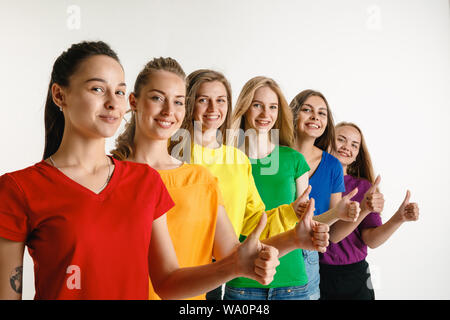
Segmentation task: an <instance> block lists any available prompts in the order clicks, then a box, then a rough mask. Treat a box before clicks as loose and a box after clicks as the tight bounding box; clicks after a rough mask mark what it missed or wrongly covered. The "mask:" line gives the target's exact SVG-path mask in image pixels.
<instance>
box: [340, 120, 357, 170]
mask: <svg viewBox="0 0 450 320" xmlns="http://www.w3.org/2000/svg"><path fill="white" fill-rule="evenodd" d="M335 130H336V148H337V151H336V152H335V153H334V156H335V157H336V158H338V160H339V161H340V162H341V163H342V165H343V166H347V167H348V166H349V165H350V164H352V163H353V162H354V161H355V160H356V157H357V156H358V153H359V149H360V146H361V134H360V133H359V131H358V130H357V129H356V128H354V127H352V126H340V127H337V128H336V129H335Z"/></svg>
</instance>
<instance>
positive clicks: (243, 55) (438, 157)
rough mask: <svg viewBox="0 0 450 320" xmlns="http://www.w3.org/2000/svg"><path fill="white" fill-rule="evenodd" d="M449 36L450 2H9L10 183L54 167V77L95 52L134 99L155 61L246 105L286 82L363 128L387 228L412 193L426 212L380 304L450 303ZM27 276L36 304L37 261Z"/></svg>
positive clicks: (392, 249)
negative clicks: (47, 119)
mask: <svg viewBox="0 0 450 320" xmlns="http://www.w3.org/2000/svg"><path fill="white" fill-rule="evenodd" d="M72 6H75V7H72ZM73 8H75V9H73ZM78 9H79V10H80V15H79V16H78V15H77V10H78ZM74 10H75V11H74ZM78 27H79V28H78ZM449 31H450V28H449V1H448V0H370V1H369V0H340V1H334V0H310V1H306V0H290V1H289V0H285V1H275V0H247V1H237V0H235V1H225V0H221V1H219V0H214V1H208V0H195V1H193V0H191V1H183V0H171V1H167V0H164V1H163V0H159V1H129V2H116V1H106V0H97V1H87V0H85V1H81V0H71V1H67V0H65V1H51V0H45V1H44V0H41V1H32V0H30V1H4V0H2V1H1V2H0V40H1V50H0V72H1V73H0V74H1V76H0V88H1V92H2V96H1V97H2V99H1V104H0V115H1V118H2V121H1V125H0V137H1V138H0V143H1V144H0V150H2V151H1V152H2V156H1V157H0V174H3V173H5V172H8V171H12V170H17V169H20V168H23V167H26V166H29V165H31V164H33V163H35V162H38V161H39V160H40V159H41V156H42V152H43V147H44V138H43V137H44V126H43V106H44V101H45V97H46V92H47V91H46V90H47V86H48V81H49V78H50V72H51V67H52V64H53V62H54V60H55V58H56V57H57V56H58V55H59V54H60V53H61V52H62V51H63V50H65V49H67V48H68V47H69V46H70V45H71V44H72V43H74V42H79V41H81V40H100V39H101V40H104V41H106V42H108V43H109V44H110V45H111V46H112V48H113V49H114V50H116V52H118V54H119V56H120V58H121V60H122V63H123V66H124V68H125V70H126V81H127V83H128V85H129V87H130V88H131V87H132V86H133V84H134V79H135V77H136V75H137V73H138V72H139V71H140V69H141V68H142V67H143V65H144V64H145V63H146V62H147V61H148V60H150V59H151V58H153V57H155V56H172V57H174V58H176V59H177V60H178V61H179V62H180V63H181V64H182V65H183V67H184V69H185V71H186V73H190V72H191V71H193V70H195V69H198V68H213V69H216V70H219V71H222V72H224V73H225V75H226V76H227V77H228V78H229V80H230V82H231V84H232V87H233V91H234V94H233V98H234V101H235V99H236V97H237V95H238V94H239V91H240V89H241V87H242V86H243V84H244V83H245V82H246V81H247V80H248V79H250V78H251V77H253V76H256V75H266V76H269V77H272V78H274V79H275V80H277V81H278V82H279V84H280V85H281V87H282V89H283V90H284V92H285V95H286V97H287V100H288V101H290V100H291V99H292V98H293V97H294V96H295V95H296V94H297V93H298V92H300V91H301V90H303V89H306V88H314V89H318V90H320V91H322V92H323V93H324V94H325V96H326V97H327V99H328V101H329V103H330V105H331V108H332V110H333V113H334V116H335V120H336V121H337V122H339V121H343V120H346V121H354V122H356V123H358V124H359V125H360V126H361V127H362V129H363V131H364V133H365V136H366V139H367V142H368V145H369V149H370V152H371V155H372V157H373V161H374V165H375V169H376V172H377V173H380V174H381V175H382V191H383V192H384V194H385V199H386V205H385V211H384V213H383V219H384V220H386V219H388V218H390V217H391V215H392V214H393V213H394V211H395V209H396V208H397V207H398V206H399V204H400V203H401V201H402V200H403V198H404V194H405V192H406V189H407V188H409V189H410V190H411V191H412V199H413V201H417V202H419V205H420V209H421V218H420V221H419V222H417V223H409V224H406V225H404V226H403V227H402V228H401V229H400V230H399V231H398V232H397V233H396V234H395V235H394V236H393V237H392V238H391V239H390V240H389V242H388V243H386V244H384V245H383V246H382V247H380V248H378V249H376V250H370V251H369V257H368V260H369V262H370V265H371V267H372V273H373V275H372V277H373V279H372V280H373V282H374V286H375V290H376V294H377V298H378V299H450V288H449V285H450V274H449V272H448V270H450V246H449V242H448V240H447V235H448V231H449V222H450V215H449V209H448V205H447V202H446V200H447V197H448V195H449V192H450V186H449V181H450V179H449V178H450V172H449V167H448V165H449V158H450V157H449V148H448V146H449V143H448V138H449V127H448V119H449V115H450V111H449V107H450V105H449V102H450V99H449V98H450V90H449V89H450V88H449V83H450V81H449V80H450V79H449V74H450V72H449V71H450V68H449V58H450V54H449V53H450V50H449V38H450V37H449V35H450V32H449ZM112 146H113V140H112V139H111V140H110V141H108V150H109V149H110V148H111V147H112ZM24 276H25V285H24V298H25V299H31V298H32V297H33V296H34V289H33V271H32V262H31V260H30V258H29V257H28V256H27V257H26V261H25V275H24Z"/></svg>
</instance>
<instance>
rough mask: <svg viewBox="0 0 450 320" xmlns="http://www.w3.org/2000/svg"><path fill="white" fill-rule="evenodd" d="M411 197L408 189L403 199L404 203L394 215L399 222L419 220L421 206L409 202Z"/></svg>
mask: <svg viewBox="0 0 450 320" xmlns="http://www.w3.org/2000/svg"><path fill="white" fill-rule="evenodd" d="M410 197H411V192H409V190H407V191H406V197H405V199H404V200H403V202H402V204H401V205H400V207H399V208H398V210H397V212H396V213H395V214H394V216H393V218H394V219H395V220H397V221H398V222H405V221H417V220H419V206H418V205H417V203H415V202H413V203H410V202H409V198H410Z"/></svg>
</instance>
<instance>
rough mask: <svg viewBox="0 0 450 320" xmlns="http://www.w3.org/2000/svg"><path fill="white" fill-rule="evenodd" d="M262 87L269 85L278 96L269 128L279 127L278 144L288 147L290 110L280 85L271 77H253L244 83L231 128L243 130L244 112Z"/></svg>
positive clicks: (290, 125)
mask: <svg viewBox="0 0 450 320" xmlns="http://www.w3.org/2000/svg"><path fill="white" fill-rule="evenodd" d="M262 87H269V88H270V89H271V90H273V91H274V92H275V93H276V95H277V97H278V104H279V107H278V117H277V120H276V121H275V124H274V126H273V127H272V129H271V130H273V129H279V130H280V135H279V144H280V145H284V146H288V147H290V146H292V144H293V143H294V131H293V125H292V112H291V109H290V108H289V105H288V103H287V101H286V98H285V97H284V95H283V92H281V89H280V86H279V85H278V83H276V81H275V80H273V79H271V78H267V77H262V76H259V77H254V78H252V79H250V80H249V81H247V83H246V84H245V85H244V87H243V88H242V90H241V93H240V94H239V97H238V100H237V102H236V106H235V109H234V112H233V124H232V126H233V129H235V130H237V129H244V130H245V113H246V112H247V110H248V109H249V108H250V107H251V103H252V101H253V98H254V96H255V92H256V90H258V89H259V88H262Z"/></svg>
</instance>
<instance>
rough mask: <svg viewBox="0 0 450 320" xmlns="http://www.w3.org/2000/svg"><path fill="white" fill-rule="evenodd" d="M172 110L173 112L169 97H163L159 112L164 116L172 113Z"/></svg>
mask: <svg viewBox="0 0 450 320" xmlns="http://www.w3.org/2000/svg"><path fill="white" fill-rule="evenodd" d="M174 112H175V110H174V106H173V103H172V102H171V101H169V99H165V100H164V105H163V108H162V110H161V114H162V115H164V116H171V115H173V114H174Z"/></svg>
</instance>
